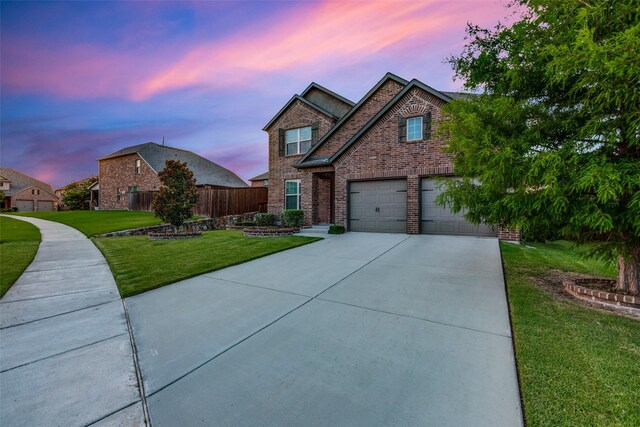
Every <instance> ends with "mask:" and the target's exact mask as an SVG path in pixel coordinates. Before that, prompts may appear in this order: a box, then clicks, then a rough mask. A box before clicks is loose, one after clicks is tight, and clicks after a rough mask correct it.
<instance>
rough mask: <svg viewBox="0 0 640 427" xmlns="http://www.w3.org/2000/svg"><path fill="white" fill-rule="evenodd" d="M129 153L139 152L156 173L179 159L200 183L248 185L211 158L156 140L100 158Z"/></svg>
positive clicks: (231, 185) (229, 185) (232, 185)
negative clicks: (161, 143) (168, 161)
mask: <svg viewBox="0 0 640 427" xmlns="http://www.w3.org/2000/svg"><path fill="white" fill-rule="evenodd" d="M129 154H138V155H139V156H140V157H142V159H144V161H145V162H147V164H148V165H149V166H151V168H152V169H153V170H154V171H155V172H156V173H157V172H159V171H161V170H162V169H164V164H165V161H167V160H179V161H181V162H184V163H187V166H188V167H189V169H190V170H191V172H193V176H194V178H195V179H196V184H198V185H215V186H221V187H246V186H247V183H246V182H244V181H243V180H242V179H241V178H240V177H239V176H238V175H236V174H235V173H233V172H231V171H230V170H229V169H226V168H223V167H222V166H220V165H218V164H216V163H214V162H212V161H211V160H208V159H205V158H204V157H202V156H199V155H197V154H195V153H192V152H191V151H187V150H182V149H179V148H174V147H169V146H166V145H159V144H156V143H155V142H147V143H146V144H138V145H132V146H131V147H126V148H123V149H122V150H118V151H115V152H113V153H111V154H108V155H106V156H104V157H101V158H99V159H98V160H107V159H112V158H116V157H121V156H126V155H129Z"/></svg>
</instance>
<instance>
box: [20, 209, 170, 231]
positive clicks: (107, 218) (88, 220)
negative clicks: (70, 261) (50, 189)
mask: <svg viewBox="0 0 640 427" xmlns="http://www.w3.org/2000/svg"><path fill="white" fill-rule="evenodd" d="M13 215H23V216H31V217H35V218H42V219H47V220H49V221H56V222H61V223H63V224H66V225H68V226H71V227H74V228H76V229H78V230H80V231H81V232H82V233H84V234H85V235H86V236H88V237H91V236H95V235H96V234H102V233H109V232H111V231H120V230H128V229H130V228H138V227H146V226H149V225H157V224H160V223H161V221H160V220H159V219H158V218H156V217H154V216H153V213H151V212H136V211H63V212H30V213H19V214H13Z"/></svg>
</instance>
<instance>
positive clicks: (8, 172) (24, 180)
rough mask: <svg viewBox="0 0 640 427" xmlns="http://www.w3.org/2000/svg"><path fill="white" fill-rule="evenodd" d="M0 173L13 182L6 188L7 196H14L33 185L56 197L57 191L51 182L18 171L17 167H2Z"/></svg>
mask: <svg viewBox="0 0 640 427" xmlns="http://www.w3.org/2000/svg"><path fill="white" fill-rule="evenodd" d="M0 175H1V176H3V177H4V178H6V180H8V181H10V182H11V184H10V185H11V186H10V188H9V189H8V190H4V194H5V196H12V195H14V194H16V193H19V192H21V191H23V190H26V189H29V188H31V187H39V188H41V189H43V190H44V191H46V192H47V193H49V194H51V195H52V196H53V197H56V195H55V193H54V192H53V188H51V186H50V185H49V184H46V183H44V182H42V181H39V180H37V179H35V178H32V177H30V176H29V175H25V174H23V173H21V172H18V171H17V170H15V169H11V168H0Z"/></svg>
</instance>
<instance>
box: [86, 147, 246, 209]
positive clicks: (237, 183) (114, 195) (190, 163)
mask: <svg viewBox="0 0 640 427" xmlns="http://www.w3.org/2000/svg"><path fill="white" fill-rule="evenodd" d="M167 160H179V161H181V162H185V163H186V164H187V167H188V168H189V169H190V170H191V171H192V172H193V176H194V178H195V179H196V185H198V186H210V187H247V183H246V182H244V181H243V180H242V179H241V178H240V177H238V176H237V175H236V174H235V173H233V172H231V171H230V170H229V169H226V168H223V167H222V166H220V165H218V164H216V163H214V162H212V161H211V160H208V159H205V158H204V157H201V156H199V155H197V154H195V153H192V152H191V151H187V150H182V149H179V148H174V147H169V146H165V145H160V144H156V143H154V142H148V143H146V144H139V145H133V146H131V147H126V148H123V149H122V150H118V151H116V152H114V153H111V154H109V155H106V156H104V157H101V158H100V159H98V178H99V179H98V182H99V185H100V187H99V188H100V193H99V206H100V209H127V208H128V204H129V196H128V195H129V194H130V193H135V192H140V191H157V190H159V189H160V186H161V183H160V178H158V172H160V171H161V170H162V169H164V167H165V161H167Z"/></svg>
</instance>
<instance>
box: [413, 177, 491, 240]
mask: <svg viewBox="0 0 640 427" xmlns="http://www.w3.org/2000/svg"><path fill="white" fill-rule="evenodd" d="M440 185H441V184H440V183H439V182H438V181H437V180H435V179H431V178H423V179H422V183H421V185H420V193H421V209H420V220H421V227H420V231H421V233H423V234H448V235H455V236H480V237H497V236H498V230H497V228H496V227H493V226H489V225H485V224H481V225H475V224H472V223H470V222H469V221H467V220H466V219H464V212H458V213H453V212H451V210H450V209H449V208H447V207H442V206H440V205H437V204H436V203H435V200H436V197H438V195H439V194H440V193H442V191H443V190H444V188H442V189H441V188H439V187H440Z"/></svg>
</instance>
